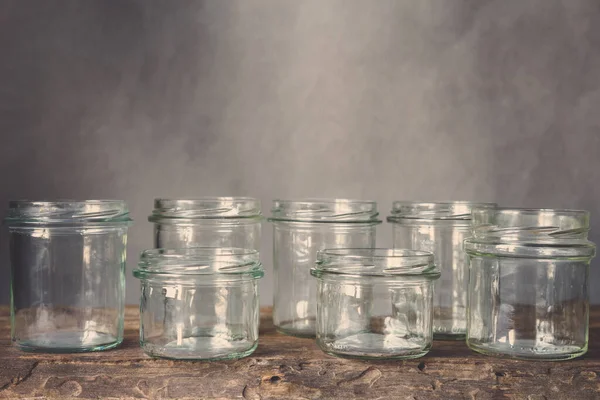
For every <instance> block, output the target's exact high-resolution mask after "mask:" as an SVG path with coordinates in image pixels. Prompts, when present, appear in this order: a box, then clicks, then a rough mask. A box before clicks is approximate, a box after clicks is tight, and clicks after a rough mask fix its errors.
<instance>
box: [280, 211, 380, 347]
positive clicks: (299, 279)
mask: <svg viewBox="0 0 600 400" xmlns="http://www.w3.org/2000/svg"><path fill="white" fill-rule="evenodd" d="M378 215H379V213H378V212H377V204H376V203H375V202H372V201H358V200H344V199H334V200H318V199H316V200H312V199H308V200H298V201H294V200H275V201H274V204H273V209H272V217H271V218H270V219H269V221H272V222H273V272H274V298H273V323H274V324H275V327H276V328H277V329H278V330H279V331H280V332H282V333H285V334H289V335H295V336H305V337H314V336H315V318H316V311H317V307H316V300H317V297H316V289H317V288H316V285H315V282H314V281H313V280H312V279H311V277H310V268H312V267H313V266H314V263H315V261H316V259H317V251H318V250H321V249H324V248H336V247H362V248H369V247H374V246H375V228H376V225H377V224H379V223H381V221H380V220H378V219H377V216H378Z"/></svg>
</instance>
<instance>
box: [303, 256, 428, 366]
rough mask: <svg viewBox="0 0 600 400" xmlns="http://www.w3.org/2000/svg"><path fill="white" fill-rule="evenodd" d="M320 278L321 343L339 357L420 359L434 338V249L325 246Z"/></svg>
mask: <svg viewBox="0 0 600 400" xmlns="http://www.w3.org/2000/svg"><path fill="white" fill-rule="evenodd" d="M311 273H312V275H313V276H315V277H317V278H318V289H317V344H318V345H319V347H320V348H321V349H322V350H323V351H325V352H326V353H329V354H333V355H336V356H346V357H358V358H370V359H386V358H416V357H421V356H423V355H425V354H427V352H428V351H429V349H430V348H431V342H432V318H433V308H432V305H433V281H434V280H436V279H438V278H439V277H440V273H439V271H438V270H437V268H436V267H435V265H434V264H433V254H431V253H429V252H425V251H418V250H403V249H326V250H322V251H320V252H319V255H318V260H317V263H316V266H315V267H314V268H313V269H312V270H311Z"/></svg>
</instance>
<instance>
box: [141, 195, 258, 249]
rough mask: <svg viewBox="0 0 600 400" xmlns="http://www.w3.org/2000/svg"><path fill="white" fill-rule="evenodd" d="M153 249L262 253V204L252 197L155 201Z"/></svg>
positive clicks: (152, 217) (150, 218)
mask: <svg viewBox="0 0 600 400" xmlns="http://www.w3.org/2000/svg"><path fill="white" fill-rule="evenodd" d="M148 220H149V221H150V222H153V223H154V247H156V248H182V247H238V248H242V249H255V250H260V230H261V222H262V216H261V211H260V200H257V199H253V198H250V197H202V198H197V199H180V200H171V199H156V200H154V210H153V211H152V215H150V217H148Z"/></svg>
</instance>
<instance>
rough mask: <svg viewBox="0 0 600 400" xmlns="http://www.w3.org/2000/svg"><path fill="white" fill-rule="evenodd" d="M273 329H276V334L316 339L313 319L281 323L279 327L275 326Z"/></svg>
mask: <svg viewBox="0 0 600 400" xmlns="http://www.w3.org/2000/svg"><path fill="white" fill-rule="evenodd" d="M275 329H277V332H279V333H282V334H284V335H287V336H295V337H300V338H314V337H316V327H315V318H308V319H303V320H295V321H289V322H282V323H281V324H279V325H275Z"/></svg>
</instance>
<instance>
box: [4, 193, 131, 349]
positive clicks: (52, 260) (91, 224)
mask: <svg viewBox="0 0 600 400" xmlns="http://www.w3.org/2000/svg"><path fill="white" fill-rule="evenodd" d="M130 222H131V219H130V218H129V212H128V210H127V206H126V205H125V203H124V202H122V201H117V200H88V201H71V200H68V201H56V202H45V201H40V202H35V201H11V202H10V204H9V211H8V215H7V217H6V219H5V223H6V224H7V225H8V229H9V236H10V266H11V322H12V330H11V337H12V341H13V342H14V343H15V344H16V345H17V346H18V347H19V348H20V349H22V350H26V351H44V352H58V353H64V352H84V351H98V350H106V349H110V348H113V347H115V346H117V345H118V344H119V343H121V341H122V340H123V312H124V308H123V306H124V298H125V259H126V245H127V228H128V226H129V225H130Z"/></svg>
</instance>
